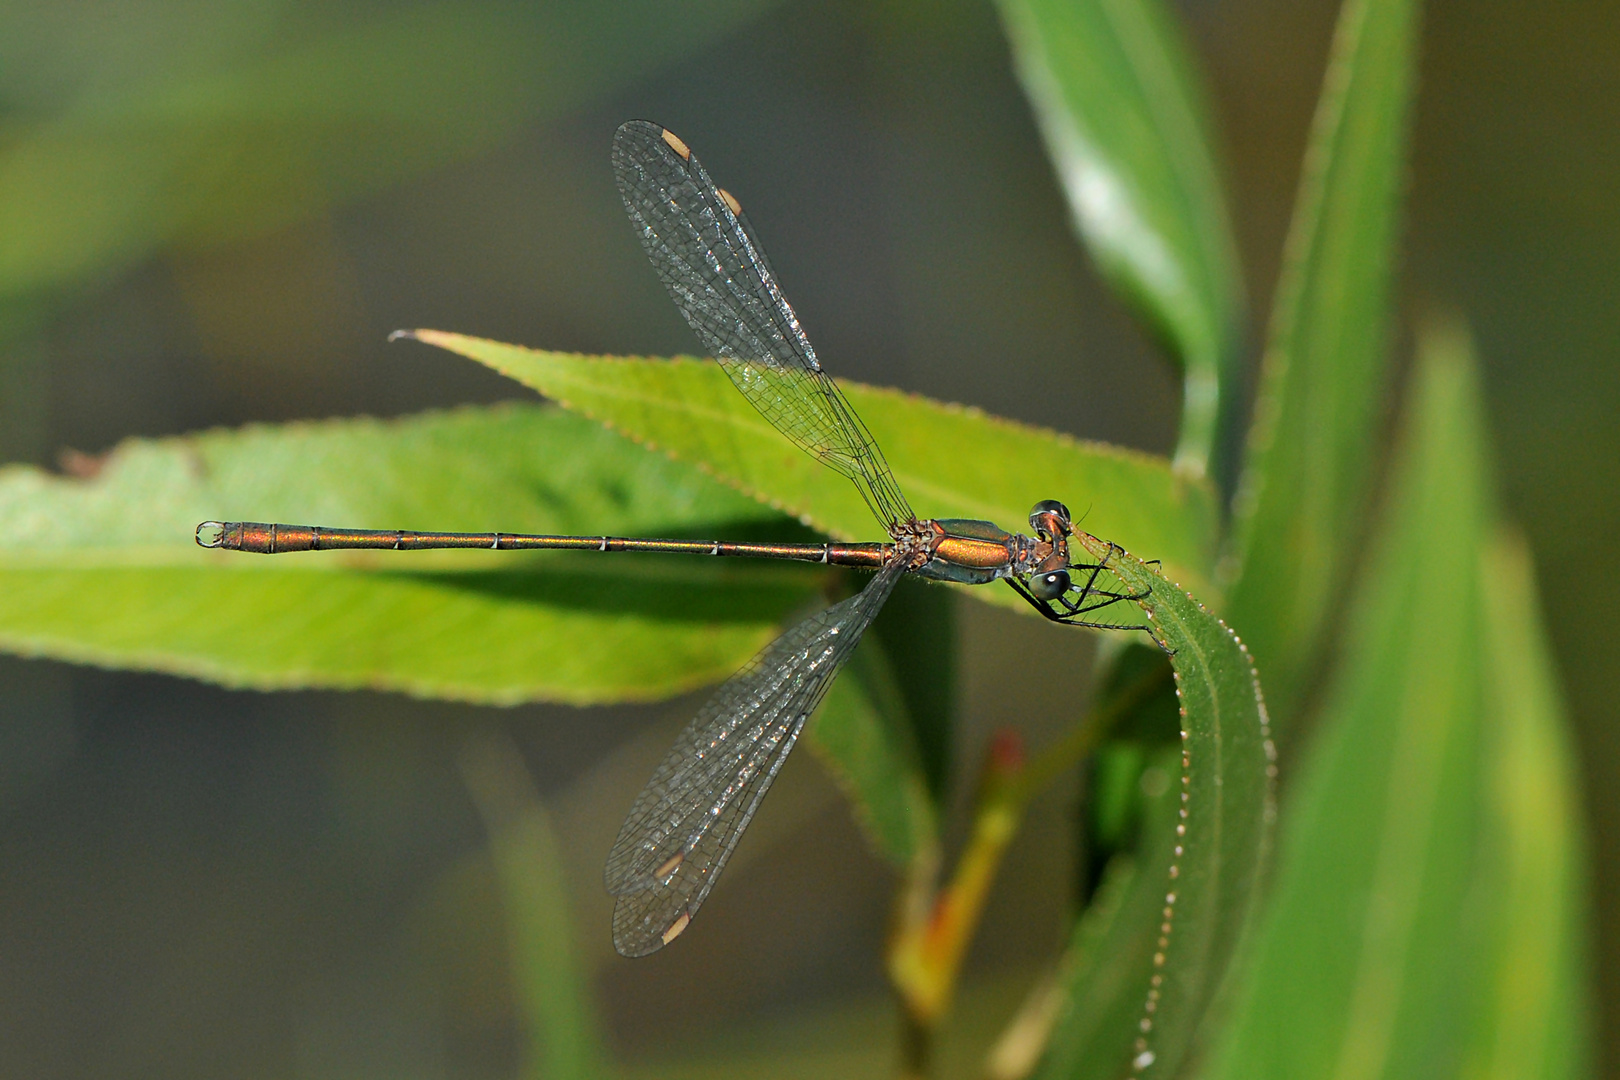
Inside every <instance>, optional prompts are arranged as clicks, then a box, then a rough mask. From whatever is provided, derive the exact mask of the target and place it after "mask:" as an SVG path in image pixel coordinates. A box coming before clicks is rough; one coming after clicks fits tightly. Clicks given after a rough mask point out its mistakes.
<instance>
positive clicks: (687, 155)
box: [664, 128, 692, 161]
mask: <svg viewBox="0 0 1620 1080" xmlns="http://www.w3.org/2000/svg"><path fill="white" fill-rule="evenodd" d="M664 141H665V142H667V143H669V148H670V149H671V150H673V151H675V152H676V153H677V154H679V155H681V158H682V159H683V160H686V161H690V160H691V159H692V148H691V147H689V146H687V145H686V144H685V143H683V142H681V140H680V138H679V137H678V136H676V134H675V133H674V132H673V131H671V130H669V129H668V128H664Z"/></svg>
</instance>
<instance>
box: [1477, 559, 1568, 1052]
mask: <svg viewBox="0 0 1620 1080" xmlns="http://www.w3.org/2000/svg"><path fill="white" fill-rule="evenodd" d="M1481 556H1482V558H1481V562H1480V590H1481V592H1482V593H1483V595H1484V598H1485V653H1484V658H1483V659H1484V668H1485V680H1486V681H1485V705H1486V711H1485V715H1484V717H1483V720H1484V723H1485V725H1486V732H1487V734H1486V738H1487V740H1488V742H1487V747H1486V752H1487V758H1486V765H1485V768H1486V770H1487V775H1486V776H1485V783H1486V785H1487V787H1486V791H1485V792H1484V798H1485V804H1486V812H1485V815H1484V817H1483V819H1482V823H1483V824H1484V826H1485V827H1486V828H1488V829H1489V830H1491V833H1492V839H1493V841H1494V843H1493V844H1492V845H1491V847H1490V848H1489V849H1488V850H1489V851H1490V854H1491V856H1492V861H1491V865H1488V866H1487V867H1486V869H1485V872H1484V875H1483V876H1484V878H1485V892H1486V894H1487V895H1488V896H1490V897H1492V898H1493V899H1494V900H1495V901H1496V905H1497V913H1496V916H1495V919H1494V922H1493V924H1492V925H1490V926H1489V928H1488V930H1487V932H1486V935H1485V938H1486V947H1487V949H1488V950H1489V953H1488V959H1487V970H1486V973H1485V985H1486V987H1487V989H1486V992H1485V1002H1484V1007H1483V1008H1482V1010H1481V1015H1480V1020H1479V1027H1478V1029H1477V1030H1476V1033H1475V1036H1474V1040H1473V1045H1472V1047H1471V1050H1470V1055H1469V1061H1468V1065H1467V1069H1466V1074H1467V1075H1469V1076H1472V1077H1480V1078H1490V1080H1517V1078H1519V1077H1545V1078H1547V1080H1564V1078H1570V1080H1573V1078H1574V1077H1580V1076H1587V1075H1590V1074H1591V1037H1590V1031H1589V1030H1588V1025H1589V1023H1590V1020H1591V1015H1592V1009H1591V1003H1590V1001H1589V1000H1588V986H1589V982H1590V973H1589V972H1588V971H1587V970H1586V963H1585V960H1586V956H1587V955H1588V954H1587V950H1586V941H1585V937H1586V934H1585V916H1586V913H1587V904H1586V880H1585V874H1584V865H1585V859H1584V857H1585V854H1586V845H1585V843H1584V838H1583V836H1582V835H1581V810H1580V799H1579V797H1578V796H1577V793H1576V790H1575V789H1576V782H1575V777H1576V775H1577V772H1576V769H1575V763H1574V755H1573V752H1572V748H1571V746H1570V733H1569V730H1568V720H1567V718H1566V716H1565V713H1564V709H1563V703H1562V702H1561V701H1560V695H1559V692H1558V686H1557V680H1556V677H1555V675H1554V667H1553V659H1552V650H1551V648H1550V647H1549V645H1548V642H1547V638H1546V635H1545V633H1544V632H1543V630H1542V620H1541V611H1540V604H1539V603H1538V601H1537V598H1536V589H1535V580H1534V569H1533V567H1532V566H1531V562H1530V551H1529V549H1528V548H1527V547H1526V546H1525V543H1524V540H1523V538H1522V537H1520V536H1519V535H1518V534H1516V533H1511V532H1509V531H1507V530H1503V529H1499V530H1497V533H1496V535H1495V536H1494V537H1493V539H1492V541H1491V542H1490V543H1489V544H1487V545H1486V546H1485V549H1484V551H1483V552H1481Z"/></svg>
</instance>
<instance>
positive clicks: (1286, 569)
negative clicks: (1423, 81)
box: [1227, 0, 1418, 732]
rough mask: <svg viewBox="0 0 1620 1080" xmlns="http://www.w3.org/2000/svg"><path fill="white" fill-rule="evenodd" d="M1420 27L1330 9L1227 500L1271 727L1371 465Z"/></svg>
mask: <svg viewBox="0 0 1620 1080" xmlns="http://www.w3.org/2000/svg"><path fill="white" fill-rule="evenodd" d="M1417 21H1418V5H1417V3H1416V2H1415V0H1348V2H1347V3H1346V4H1345V5H1344V9H1343V11H1342V12H1341V13H1340V15H1339V25H1338V30H1337V33H1336V34H1335V36H1334V42H1333V55H1332V57H1331V58H1330V60H1329V65H1328V72H1327V77H1326V79H1325V80H1324V84H1323V89H1322V98H1321V101H1320V102H1319V103H1318V106H1317V112H1316V120H1315V123H1314V124H1313V126H1312V130H1311V143H1310V147H1309V148H1308V150H1307V151H1306V155H1305V165H1304V175H1303V178H1302V180H1301V183H1300V191H1299V195H1298V196H1297V200H1296V203H1295V207H1294V218H1293V223H1292V225H1291V227H1290V230H1289V235H1288V245H1287V249H1286V250H1285V252H1284V263H1283V276H1282V280H1281V281H1280V282H1278V285H1277V299H1276V306H1275V307H1274V308H1273V310H1272V315H1271V326H1270V340H1269V341H1268V343H1267V346H1266V353H1265V357H1264V359H1263V361H1262V364H1261V375H1260V389H1259V394H1258V397H1257V398H1256V400H1255V405H1254V422H1253V425H1252V426H1251V428H1250V430H1249V440H1248V459H1247V461H1246V462H1245V463H1244V471H1243V478H1242V481H1241V486H1240V490H1239V491H1238V494H1237V498H1236V499H1235V500H1234V501H1233V505H1232V536H1231V538H1230V559H1231V563H1230V565H1229V566H1228V567H1227V576H1228V577H1229V578H1234V579H1235V580H1234V581H1233V582H1232V584H1231V586H1230V592H1231V603H1230V605H1229V608H1230V611H1231V615H1232V618H1233V620H1234V622H1236V623H1237V625H1239V626H1242V627H1243V632H1244V634H1245V635H1246V636H1247V638H1248V640H1249V644H1250V645H1251V646H1253V648H1254V650H1255V653H1256V655H1258V656H1260V657H1262V658H1263V661H1264V663H1265V667H1266V687H1267V691H1268V696H1269V698H1270V700H1271V703H1272V707H1273V709H1275V710H1276V713H1277V718H1278V724H1279V726H1280V728H1281V729H1282V730H1283V731H1284V732H1286V730H1287V729H1288V728H1289V727H1291V726H1292V725H1293V722H1294V714H1295V712H1296V711H1297V710H1298V708H1299V705H1300V698H1301V697H1302V695H1304V693H1305V692H1306V691H1307V690H1308V689H1309V688H1310V685H1311V683H1312V680H1313V678H1314V677H1316V676H1318V675H1319V674H1320V656H1319V654H1320V652H1321V650H1322V649H1323V648H1324V647H1325V646H1326V644H1327V643H1328V641H1329V640H1330V639H1331V638H1332V637H1333V636H1334V635H1333V627H1332V622H1331V620H1332V619H1333V618H1334V612H1335V609H1334V605H1335V604H1337V603H1338V602H1339V601H1340V599H1341V596H1342V593H1343V591H1344V587H1345V582H1346V581H1348V580H1349V574H1350V570H1351V568H1352V565H1353V563H1354V555H1355V552H1356V550H1357V547H1358V543H1359V540H1360V538H1361V533H1362V532H1363V528H1362V524H1361V523H1362V522H1363V521H1364V520H1365V518H1366V509H1367V506H1368V487H1369V482H1370V479H1371V477H1372V474H1373V470H1374V469H1375V467H1376V465H1377V460H1378V457H1377V448H1378V446H1379V440H1378V439H1377V437H1376V433H1377V432H1378V430H1379V427H1380V423H1381V418H1380V416H1379V411H1380V409H1379V405H1380V402H1381V401H1382V399H1383V391H1384V384H1385V382H1386V378H1385V370H1386V368H1387V367H1388V359H1387V358H1388V356H1389V344H1390V343H1389V340H1388V334H1389V327H1390V322H1391V319H1390V315H1389V301H1390V295H1391V291H1392V290H1391V287H1390V277H1391V270H1392V267H1393V266H1394V264H1395V260H1396V248H1395V243H1396V238H1397V237H1398V236H1399V230H1400V214H1399V207H1400V197H1399V196H1400V187H1401V183H1402V181H1403V178H1404V176H1405V173H1406V165H1405V161H1406V158H1405V155H1404V153H1403V148H1404V147H1405V144H1406V124H1407V115H1408V113H1409V112H1410V111H1411V105H1410V99H1411V96H1412V80H1413V74H1412V67H1413V64H1414V63H1415V60H1414V53H1415V50H1416V45H1417V42H1416V36H1417ZM1313 664H1314V665H1315V666H1314V667H1313Z"/></svg>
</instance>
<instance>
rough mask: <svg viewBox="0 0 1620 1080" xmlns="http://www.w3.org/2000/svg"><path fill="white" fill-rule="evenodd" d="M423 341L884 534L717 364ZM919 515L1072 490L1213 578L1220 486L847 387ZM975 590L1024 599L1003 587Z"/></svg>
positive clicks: (1136, 458)
mask: <svg viewBox="0 0 1620 1080" xmlns="http://www.w3.org/2000/svg"><path fill="white" fill-rule="evenodd" d="M417 336H418V337H420V338H421V339H422V340H425V341H428V342H431V343H432V344H435V345H439V346H442V347H444V348H446V349H450V350H452V351H454V352H458V353H461V354H462V355H464V356H468V357H471V358H472V359H474V360H478V361H480V362H482V363H485V364H488V365H489V366H490V367H492V368H494V369H495V370H497V371H499V372H501V373H503V374H505V375H509V376H511V377H512V378H514V379H516V380H518V381H519V382H521V383H523V384H524V385H525V386H529V387H532V388H534V389H535V390H538V391H539V392H540V393H542V394H544V395H546V396H547V397H548V398H551V399H553V400H555V401H557V402H558V403H560V404H562V405H564V406H566V407H568V408H570V409H574V410H577V411H578V412H580V413H582V414H584V415H586V416H589V417H591V418H592V419H595V420H599V421H601V422H602V423H605V424H607V425H609V426H610V427H612V428H614V429H615V430H617V431H620V432H623V433H624V434H626V435H629V436H631V437H632V438H634V439H636V440H638V441H641V442H645V443H648V444H650V445H653V446H656V447H658V448H659V449H661V450H664V451H666V452H668V453H670V454H671V455H673V456H675V457H676V458H678V459H681V460H683V461H691V462H696V463H698V464H700V465H702V466H703V467H704V468H705V469H707V470H709V471H710V472H713V473H714V474H715V475H717V476H719V477H721V478H722V479H724V480H726V481H728V482H729V483H732V484H734V485H735V486H737V487H738V488H740V489H741V490H742V491H745V492H747V493H748V494H750V495H754V496H755V497H757V498H760V499H762V500H764V501H766V502H768V503H770V504H771V505H772V506H776V507H779V508H781V509H783V510H785V511H787V512H788V513H791V514H794V515H796V516H798V517H800V518H801V519H802V520H803V521H805V522H806V523H807V524H810V525H813V526H814V527H815V528H817V529H818V530H821V531H823V532H826V533H829V534H831V535H832V536H835V537H840V538H847V539H864V540H871V539H878V538H881V536H882V530H881V528H880V526H879V525H878V524H877V522H875V521H874V520H873V518H872V513H871V511H869V510H868V509H867V508H866V504H865V503H864V502H862V501H861V498H860V495H859V494H858V493H857V491H856V489H855V487H854V486H853V485H852V484H850V482H849V481H848V480H846V479H844V478H843V477H842V476H839V475H838V474H836V473H834V472H833V471H832V470H831V469H828V468H826V467H825V466H823V465H822V464H820V463H819V462H817V461H815V460H814V459H812V458H811V457H810V456H809V455H807V454H805V453H803V452H802V451H800V450H799V449H798V448H797V447H795V446H793V444H791V443H789V442H788V441H787V440H786V439H785V438H783V437H782V435H781V434H779V433H778V432H777V431H776V430H775V429H774V428H772V427H771V426H770V425H769V424H768V423H767V422H766V421H765V419H764V418H763V417H762V416H760V414H759V413H758V412H756V411H755V410H754V408H753V406H752V405H750V404H749V403H748V401H747V400H746V399H745V398H744V397H743V396H742V395H741V394H739V393H738V392H737V389H736V387H734V386H732V384H731V381H730V380H729V379H728V378H727V377H726V374H725V372H724V371H722V370H721V368H720V366H719V365H718V364H716V363H714V362H713V361H707V360H690V359H676V360H645V359H636V358H628V357H593V356H581V355H578V354H574V353H556V352H540V351H536V350H531V349H524V348H520V347H518V346H514V345H502V344H500V343H498V342H492V341H484V340H481V339H478V338H469V337H464V336H462V335H459V334H447V333H442V332H439V331H426V330H424V331H418V332H417ZM844 390H845V393H846V394H847V395H848V397H849V400H850V403H851V404H852V405H853V406H854V407H855V409H856V411H857V412H858V413H860V415H861V418H862V419H863V420H865V421H866V424H867V426H868V427H870V428H871V430H872V434H873V435H874V436H875V437H876V438H877V441H878V444H879V445H880V446H882V448H883V452H884V453H885V454H886V455H887V457H888V460H889V464H890V465H892V466H893V468H894V474H895V477H896V479H898V480H899V482H900V486H901V487H902V488H903V489H904V490H905V492H906V494H907V495H908V496H909V497H910V499H911V503H912V506H913V507H914V508H915V509H916V511H917V513H918V514H920V515H923V516H927V517H970V518H982V519H986V520H990V521H995V522H997V523H998V524H1000V525H1001V526H1002V527H1003V528H1007V529H1014V530H1025V529H1027V528H1028V526H1027V519H1028V516H1029V510H1030V507H1031V506H1033V505H1034V504H1035V503H1036V502H1038V501H1039V500H1041V499H1053V498H1055V499H1061V500H1062V501H1063V502H1065V503H1067V504H1068V505H1069V507H1070V508H1071V509H1072V510H1073V511H1074V513H1075V514H1076V515H1083V516H1084V523H1085V527H1086V529H1088V530H1089V531H1092V532H1094V533H1096V534H1098V535H1100V536H1106V537H1109V538H1110V539H1113V540H1115V541H1116V542H1118V543H1120V544H1123V545H1126V546H1128V547H1130V548H1131V549H1132V550H1134V551H1141V552H1147V553H1151V554H1149V555H1147V556H1146V557H1148V558H1157V559H1162V560H1163V561H1164V564H1165V566H1166V567H1167V568H1169V569H1171V570H1173V571H1174V573H1175V574H1177V575H1180V578H1181V580H1184V581H1188V582H1193V583H1203V582H1206V581H1208V580H1209V572H1210V566H1211V562H1210V560H1211V551H1212V548H1213V545H1214V542H1215V541H1214V530H1215V527H1216V514H1215V506H1214V500H1213V496H1212V495H1211V492H1210V489H1209V487H1208V486H1207V485H1206V484H1204V483H1202V482H1199V481H1192V480H1187V479H1183V478H1181V477H1178V476H1176V475H1174V474H1173V473H1172V472H1171V470H1170V467H1169V462H1167V461H1164V460H1162V459H1159V458H1153V457H1150V456H1148V455H1146V454H1138V453H1133V452H1131V451H1126V450H1120V449H1118V448H1115V447H1109V446H1103V445H1100V444H1096V443H1083V442H1080V441H1078V440H1075V439H1072V438H1069V437H1067V436H1064V435H1060V434H1057V433H1056V432H1052V431H1045V430H1042V429H1039V428H1032V427H1027V426H1025V425H1022V424H1016V423H1013V422H1011V421H1007V420H1002V419H999V418H997V417H992V416H986V415H985V414H984V413H982V412H980V411H978V410H977V409H969V408H962V407H960V406H953V405H943V404H940V403H938V402H935V401H930V400H928V399H927V398H922V397H917V396H914V395H910V394H902V393H898V392H896V391H893V390H882V389H877V388H874V387H868V386H861V385H858V384H844ZM973 595H976V596H982V597H984V598H985V599H992V600H998V601H1000V602H1003V603H1007V604H1010V605H1015V606H1019V607H1022V606H1024V605H1023V604H1022V602H1021V601H1019V600H1018V599H1017V597H1016V596H1014V595H1013V594H1012V593H1011V592H1010V591H1009V590H1007V589H1004V588H993V589H991V588H978V589H975V590H973Z"/></svg>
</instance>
